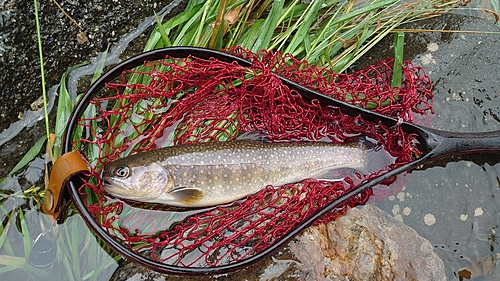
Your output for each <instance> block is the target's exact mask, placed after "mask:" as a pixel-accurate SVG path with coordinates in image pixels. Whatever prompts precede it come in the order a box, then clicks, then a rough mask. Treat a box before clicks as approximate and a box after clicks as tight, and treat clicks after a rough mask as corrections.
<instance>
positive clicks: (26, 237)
mask: <svg viewBox="0 0 500 281" xmlns="http://www.w3.org/2000/svg"><path fill="white" fill-rule="evenodd" d="M19 221H20V224H21V232H22V235H23V246H24V255H25V257H26V258H27V257H29V256H30V253H31V237H30V232H29V230H28V225H27V224H26V220H25V219H24V213H23V210H22V209H21V208H19Z"/></svg>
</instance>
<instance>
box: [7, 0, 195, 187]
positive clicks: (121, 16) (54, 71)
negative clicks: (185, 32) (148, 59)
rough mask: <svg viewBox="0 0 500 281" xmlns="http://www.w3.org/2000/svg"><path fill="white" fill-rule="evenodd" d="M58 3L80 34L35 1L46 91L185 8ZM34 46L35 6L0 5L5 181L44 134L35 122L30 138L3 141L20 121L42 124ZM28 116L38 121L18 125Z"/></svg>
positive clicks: (131, 50) (162, 2)
mask: <svg viewBox="0 0 500 281" xmlns="http://www.w3.org/2000/svg"><path fill="white" fill-rule="evenodd" d="M58 2H59V4H60V5H61V7H62V8H63V9H64V11H65V12H66V13H67V14H68V15H70V16H71V17H72V18H73V19H74V20H75V21H76V22H77V23H78V24H79V25H80V26H81V29H80V28H79V27H78V26H77V25H76V24H75V23H73V22H72V21H71V20H70V19H69V18H68V17H66V16H65V15H64V14H63V12H62V11H61V10H60V9H59V8H58V7H57V6H56V5H55V4H54V2H53V1H39V18H40V25H41V36H42V46H43V55H44V67H45V83H46V86H47V90H49V89H50V88H51V87H53V86H54V85H57V84H58V83H59V80H60V79H61V76H62V75H63V73H64V72H65V71H66V70H67V69H68V68H69V67H71V66H74V65H76V64H80V63H82V62H85V61H89V60H91V59H92V58H94V57H96V56H97V55H98V54H99V53H101V52H103V51H105V50H106V49H107V48H108V47H111V46H113V45H115V44H116V43H117V42H118V41H119V40H120V38H121V37H122V36H123V35H124V34H126V33H129V32H131V31H132V30H134V29H135V28H137V26H138V25H139V23H140V22H141V21H143V20H144V18H146V17H150V16H153V15H154V12H157V13H159V12H160V11H161V10H162V9H163V8H164V7H166V6H167V5H168V4H169V3H174V4H175V5H173V7H172V10H171V12H170V13H168V14H167V15H166V18H168V17H171V16H172V15H175V14H176V13H178V12H179V11H182V10H183V9H184V7H185V4H186V3H187V1H184V0H157V1H151V0H145V1H132V0H126V1H106V0H97V1H81V0H75V1H58ZM148 28H149V29H147V30H145V31H144V32H142V33H141V35H140V36H139V38H138V40H135V41H133V42H131V43H130V44H129V46H128V54H137V53H140V52H141V51H142V49H143V47H144V42H145V40H146V39H147V37H148V36H149V33H150V30H151V28H152V25H151V26H149V27H148ZM37 44H38V43H37V35H36V25H35V14H34V4H33V2H29V1H19V0H0V155H1V156H0V177H3V176H5V175H6V174H7V173H8V171H9V170H10V169H11V168H13V167H14V165H15V164H16V163H17V162H18V161H19V160H20V159H21V157H22V155H24V154H25V153H26V152H27V151H28V149H29V148H30V147H31V145H32V144H33V143H35V142H36V141H37V140H38V139H39V138H40V137H41V136H42V135H43V134H44V133H45V128H44V127H45V125H44V124H43V122H38V123H37V124H36V125H31V126H28V127H31V130H30V132H21V133H20V135H18V137H17V138H16V139H14V140H12V141H10V142H9V143H6V144H5V145H4V143H5V142H6V139H9V136H8V135H2V133H3V131H4V130H5V129H6V128H8V127H9V125H10V124H12V123H14V122H16V121H21V122H20V123H19V124H16V126H22V125H25V123H36V122H37V121H39V120H42V119H43V111H42V110H40V109H41V102H40V101H41V100H40V98H41V96H42V88H41V74H40V63H39V56H38V45H37ZM124 56H125V54H124ZM53 91H55V89H53ZM52 103H53V101H52ZM32 107H33V108H32ZM37 110H38V111H37ZM33 112H35V113H33ZM26 114H34V115H36V116H35V117H33V118H31V119H29V120H28V119H26V118H25V119H22V118H23V117H25V115H26ZM51 120H54V118H51ZM32 126H34V127H32Z"/></svg>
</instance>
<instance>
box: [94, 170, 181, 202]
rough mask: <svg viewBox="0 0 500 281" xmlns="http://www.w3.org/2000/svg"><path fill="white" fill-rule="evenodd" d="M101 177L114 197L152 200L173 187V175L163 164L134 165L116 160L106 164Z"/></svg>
mask: <svg viewBox="0 0 500 281" xmlns="http://www.w3.org/2000/svg"><path fill="white" fill-rule="evenodd" d="M101 178H102V179H103V188H104V190H105V191H106V192H107V193H109V194H111V195H113V196H114V197H118V198H122V199H129V200H134V201H141V202H151V201H154V200H155V199H156V198H158V197H159V196H161V195H162V194H164V193H165V192H167V191H168V190H170V189H172V187H173V186H174V182H173V177H172V175H171V174H170V172H169V171H168V170H167V169H165V168H164V167H163V166H162V165H160V164H158V163H156V162H153V163H151V164H143V165H133V164H130V163H127V162H125V163H124V162H123V161H119V160H118V161H115V162H112V163H110V164H108V165H106V166H105V167H104V169H103V172H102V175H101Z"/></svg>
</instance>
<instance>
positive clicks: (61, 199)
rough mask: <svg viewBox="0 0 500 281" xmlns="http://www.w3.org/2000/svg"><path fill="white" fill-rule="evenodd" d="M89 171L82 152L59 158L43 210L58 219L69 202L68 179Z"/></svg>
mask: <svg viewBox="0 0 500 281" xmlns="http://www.w3.org/2000/svg"><path fill="white" fill-rule="evenodd" d="M86 171H88V168H87V165H86V164H85V162H84V161H83V159H82V157H81V156H80V154H79V153H78V152H76V151H71V152H68V153H65V154H63V155H61V157H59V158H57V160H56V162H55V163H54V166H53V167H52V171H51V172H50V177H49V184H48V186H47V187H46V189H45V196H44V198H43V205H42V211H43V212H44V213H46V214H48V215H52V216H53V217H54V219H56V220H58V218H59V217H60V216H61V212H62V211H64V209H65V207H67V205H68V204H69V200H70V198H69V194H68V192H65V190H66V189H67V188H68V186H67V184H68V180H69V179H70V178H71V177H73V176H74V175H75V174H78V173H82V172H86Z"/></svg>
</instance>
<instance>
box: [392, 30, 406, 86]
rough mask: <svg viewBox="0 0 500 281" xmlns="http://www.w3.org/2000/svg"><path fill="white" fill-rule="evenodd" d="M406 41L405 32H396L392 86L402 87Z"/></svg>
mask: <svg viewBox="0 0 500 281" xmlns="http://www.w3.org/2000/svg"><path fill="white" fill-rule="evenodd" d="M404 43H405V34H404V32H400V31H398V32H396V33H394V67H393V70H392V79H391V88H394V87H398V88H399V87H401V82H403V49H404Z"/></svg>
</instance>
